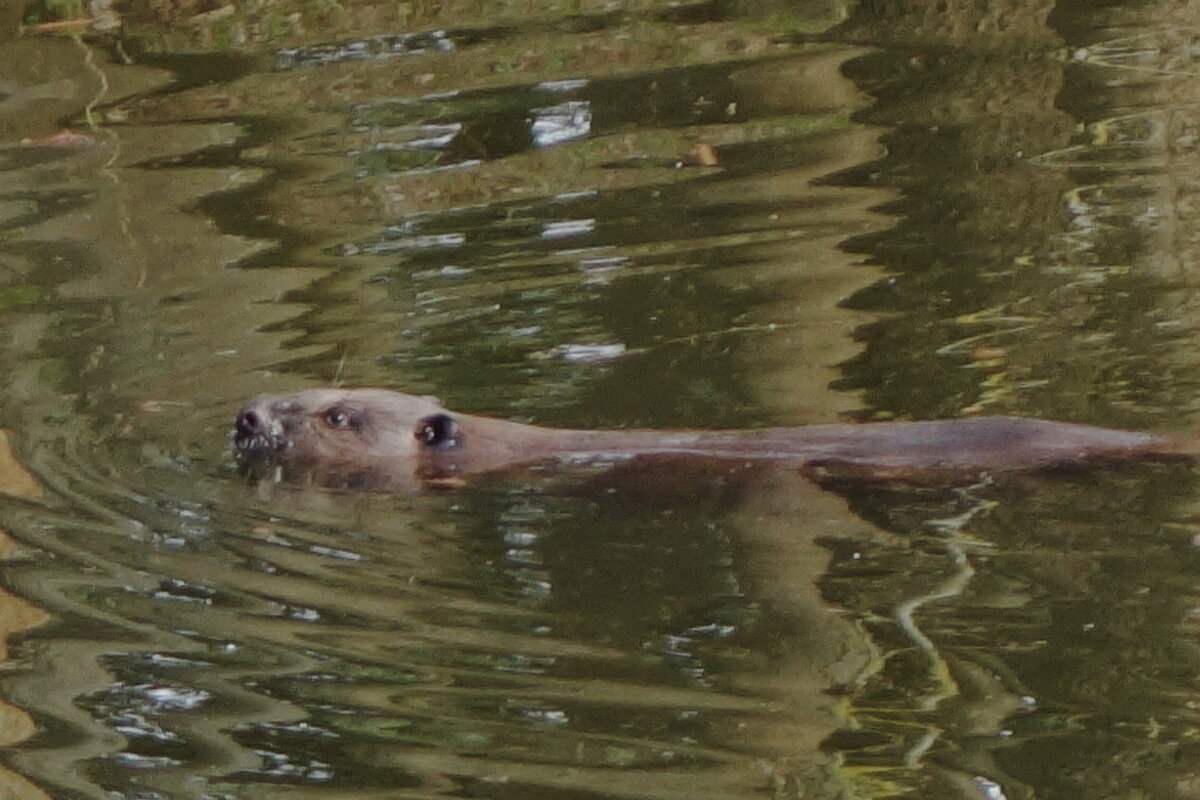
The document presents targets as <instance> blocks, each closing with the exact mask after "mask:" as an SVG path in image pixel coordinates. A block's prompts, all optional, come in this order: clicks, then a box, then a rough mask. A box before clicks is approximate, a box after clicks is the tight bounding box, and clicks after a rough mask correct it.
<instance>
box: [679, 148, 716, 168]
mask: <svg viewBox="0 0 1200 800" xmlns="http://www.w3.org/2000/svg"><path fill="white" fill-rule="evenodd" d="M683 163H684V165H685V166H689V167H719V166H721V160H720V159H719V158H717V150H716V148H715V147H713V146H712V145H711V144H709V143H708V142H696V144H695V145H694V146H693V147H692V149H691V150H689V151H688V154H687V156H686V157H685V158H684V159H683Z"/></svg>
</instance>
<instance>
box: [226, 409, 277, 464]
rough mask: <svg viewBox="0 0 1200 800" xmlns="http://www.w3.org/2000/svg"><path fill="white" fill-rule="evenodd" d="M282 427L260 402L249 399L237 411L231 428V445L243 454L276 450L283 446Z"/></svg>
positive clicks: (257, 453) (258, 453)
mask: <svg viewBox="0 0 1200 800" xmlns="http://www.w3.org/2000/svg"><path fill="white" fill-rule="evenodd" d="M282 428H283V426H282V425H281V424H280V423H279V421H278V420H276V419H274V418H273V416H272V415H271V412H270V411H269V410H268V409H267V408H266V407H265V406H264V405H263V404H262V403H260V402H259V401H251V402H250V403H247V404H246V405H245V407H244V408H242V410H241V411H239V412H238V415H237V420H236V421H235V422H234V428H233V446H234V447H235V448H236V449H237V451H238V452H239V453H241V454H244V455H262V454H266V453H272V452H277V451H278V450H280V449H282V447H283V439H282V435H281V434H282Z"/></svg>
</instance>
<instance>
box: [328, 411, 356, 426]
mask: <svg viewBox="0 0 1200 800" xmlns="http://www.w3.org/2000/svg"><path fill="white" fill-rule="evenodd" d="M325 424H326V425H328V426H329V427H331V428H333V429H334V430H338V431H343V430H348V429H350V428H353V427H355V424H354V417H353V416H352V415H351V414H350V412H349V411H347V410H346V409H344V408H341V407H339V406H334V407H333V408H331V409H329V410H328V411H326V412H325Z"/></svg>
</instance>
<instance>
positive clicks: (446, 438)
mask: <svg viewBox="0 0 1200 800" xmlns="http://www.w3.org/2000/svg"><path fill="white" fill-rule="evenodd" d="M413 436H414V437H415V438H416V440H417V442H418V444H419V445H420V446H421V448H423V449H426V448H427V449H431V450H457V449H458V448H460V447H462V432H461V431H459V429H458V425H457V424H456V423H455V422H454V418H453V417H451V416H450V415H449V414H430V415H429V416H428V417H422V418H421V419H420V420H418V421H417V427H416V428H414V429H413Z"/></svg>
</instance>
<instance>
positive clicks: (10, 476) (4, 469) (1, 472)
mask: <svg viewBox="0 0 1200 800" xmlns="http://www.w3.org/2000/svg"><path fill="white" fill-rule="evenodd" d="M0 492H3V493H4V494H11V495H15V496H16V497H41V496H42V495H43V494H44V493H45V492H44V490H43V489H42V487H41V485H40V484H38V482H37V480H36V479H35V478H34V477H33V476H32V475H30V474H29V472H28V470H26V469H25V468H24V467H23V466H21V465H20V463H18V462H17V458H16V456H15V455H14V454H13V450H12V438H11V434H10V433H9V432H8V431H6V430H3V429H0Z"/></svg>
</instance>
